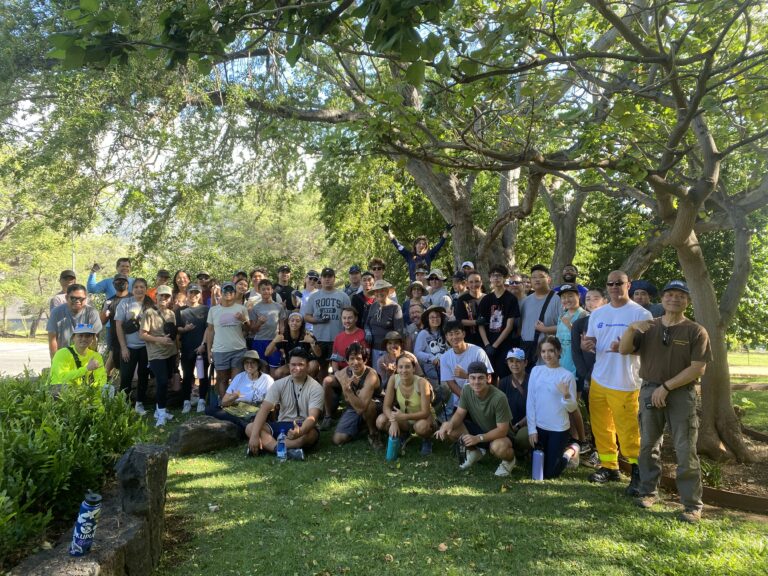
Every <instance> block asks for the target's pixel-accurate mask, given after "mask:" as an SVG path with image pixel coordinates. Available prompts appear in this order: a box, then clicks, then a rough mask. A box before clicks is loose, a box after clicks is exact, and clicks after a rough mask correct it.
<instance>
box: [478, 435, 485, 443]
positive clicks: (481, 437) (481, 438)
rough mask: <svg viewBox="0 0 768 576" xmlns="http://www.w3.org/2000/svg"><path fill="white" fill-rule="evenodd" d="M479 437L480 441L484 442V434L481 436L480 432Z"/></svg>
mask: <svg viewBox="0 0 768 576" xmlns="http://www.w3.org/2000/svg"><path fill="white" fill-rule="evenodd" d="M479 438H480V442H485V436H483V435H482V434H480V436H479Z"/></svg>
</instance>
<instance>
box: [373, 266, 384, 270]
mask: <svg viewBox="0 0 768 576" xmlns="http://www.w3.org/2000/svg"><path fill="white" fill-rule="evenodd" d="M371 270H384V266H371Z"/></svg>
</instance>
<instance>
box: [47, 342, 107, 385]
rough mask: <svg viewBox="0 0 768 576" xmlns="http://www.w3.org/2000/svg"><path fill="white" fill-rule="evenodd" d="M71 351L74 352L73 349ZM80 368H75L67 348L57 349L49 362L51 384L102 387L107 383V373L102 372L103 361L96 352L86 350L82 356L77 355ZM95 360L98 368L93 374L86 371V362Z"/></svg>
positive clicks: (75, 365) (73, 360) (73, 358)
mask: <svg viewBox="0 0 768 576" xmlns="http://www.w3.org/2000/svg"><path fill="white" fill-rule="evenodd" d="M72 350H75V348H74V347H73V348H72ZM75 354H77V358H78V360H79V361H80V368H78V367H77V363H76V362H75V357H74V356H73V355H72V352H70V349H69V348H59V350H57V352H56V354H54V356H53V360H51V375H50V383H51V384H88V385H93V386H103V385H104V384H106V383H107V372H106V370H104V359H103V358H102V357H101V354H99V353H98V352H96V351H94V350H91V349H90V348H87V349H86V350H85V354H83V355H82V356H81V355H80V354H78V353H77V350H75ZM91 358H95V359H96V361H97V362H98V363H99V367H98V368H96V370H94V371H93V372H89V371H88V362H90V361H91Z"/></svg>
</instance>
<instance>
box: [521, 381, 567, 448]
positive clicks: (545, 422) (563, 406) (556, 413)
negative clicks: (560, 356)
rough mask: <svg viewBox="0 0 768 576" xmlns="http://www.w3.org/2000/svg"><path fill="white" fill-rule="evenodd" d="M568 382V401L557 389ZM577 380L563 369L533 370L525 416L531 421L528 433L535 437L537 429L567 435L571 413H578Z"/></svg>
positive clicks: (529, 382)
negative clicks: (563, 382)
mask: <svg viewBox="0 0 768 576" xmlns="http://www.w3.org/2000/svg"><path fill="white" fill-rule="evenodd" d="M563 380H565V381H566V382H568V392H569V394H570V395H571V397H570V398H568V399H567V400H566V399H565V398H563V394H562V392H560V391H559V390H558V389H557V385H558V384H559V383H560V382H562V381H563ZM576 408H577V404H576V379H575V378H574V377H573V374H571V373H570V372H569V371H568V370H566V369H565V368H563V367H562V366H558V367H557V368H549V367H548V366H534V368H533V370H531V377H530V379H529V380H528V399H527V401H526V405H525V412H526V415H527V417H528V433H529V434H533V433H534V432H535V431H536V428H542V429H544V430H548V431H550V432H565V431H566V430H568V428H570V427H571V422H570V418H569V417H568V413H569V412H573V411H574V410H576Z"/></svg>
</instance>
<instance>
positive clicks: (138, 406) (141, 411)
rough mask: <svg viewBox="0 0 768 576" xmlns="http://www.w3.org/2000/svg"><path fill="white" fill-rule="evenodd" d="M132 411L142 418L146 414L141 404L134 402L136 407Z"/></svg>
mask: <svg viewBox="0 0 768 576" xmlns="http://www.w3.org/2000/svg"><path fill="white" fill-rule="evenodd" d="M134 411H135V412H136V414H138V415H139V416H144V415H145V414H146V413H147V411H146V410H145V408H144V404H143V403H141V402H136V407H135V408H134Z"/></svg>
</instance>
